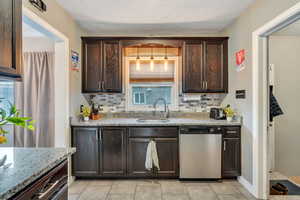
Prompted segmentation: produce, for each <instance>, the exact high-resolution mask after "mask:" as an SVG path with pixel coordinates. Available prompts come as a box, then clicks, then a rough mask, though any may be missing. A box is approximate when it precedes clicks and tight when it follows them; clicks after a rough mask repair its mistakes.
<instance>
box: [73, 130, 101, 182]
mask: <svg viewBox="0 0 300 200" xmlns="http://www.w3.org/2000/svg"><path fill="white" fill-rule="evenodd" d="M98 140H99V129H98V128H87V127H74V128H73V130H72V146H73V147H76V153H75V154H73V156H72V174H73V176H76V177H93V176H96V175H98V174H99V161H100V160H99V155H100V154H99V142H98Z"/></svg>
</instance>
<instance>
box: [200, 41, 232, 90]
mask: <svg viewBox="0 0 300 200" xmlns="http://www.w3.org/2000/svg"><path fill="white" fill-rule="evenodd" d="M224 43H227V40H226V41H207V42H205V65H204V66H205V67H204V71H205V80H204V83H205V84H204V85H205V90H206V91H207V92H227V90H228V86H227V84H228V73H227V55H226V54H227V51H226V52H225V51H224V50H225V49H226V48H225V46H226V47H227V45H226V44H224Z"/></svg>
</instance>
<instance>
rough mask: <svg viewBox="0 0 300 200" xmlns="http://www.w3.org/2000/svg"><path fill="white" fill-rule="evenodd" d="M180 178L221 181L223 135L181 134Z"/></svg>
mask: <svg viewBox="0 0 300 200" xmlns="http://www.w3.org/2000/svg"><path fill="white" fill-rule="evenodd" d="M179 144H180V145H179V148H180V178H181V179H220V178H221V162H222V161H221V160H222V158H221V154H222V134H210V133H192V134H189V133H184V134H180V140H179Z"/></svg>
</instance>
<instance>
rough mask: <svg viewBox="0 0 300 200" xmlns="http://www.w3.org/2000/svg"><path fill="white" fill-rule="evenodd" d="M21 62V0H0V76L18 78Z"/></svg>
mask: <svg viewBox="0 0 300 200" xmlns="http://www.w3.org/2000/svg"><path fill="white" fill-rule="evenodd" d="M21 64H22V0H1V1H0V76H1V77H4V78H20V77H21Z"/></svg>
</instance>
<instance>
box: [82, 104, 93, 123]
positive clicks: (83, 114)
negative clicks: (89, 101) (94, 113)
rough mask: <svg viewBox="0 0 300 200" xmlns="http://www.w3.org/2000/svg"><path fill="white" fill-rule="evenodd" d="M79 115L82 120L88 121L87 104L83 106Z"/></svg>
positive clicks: (89, 109) (89, 111) (89, 110)
mask: <svg viewBox="0 0 300 200" xmlns="http://www.w3.org/2000/svg"><path fill="white" fill-rule="evenodd" d="M81 115H82V117H83V120H84V121H89V119H90V115H91V108H90V107H89V106H83V107H82V112H81Z"/></svg>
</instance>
